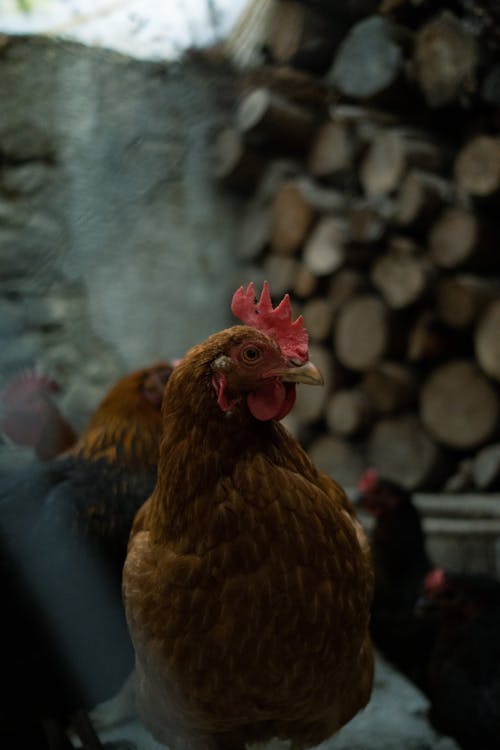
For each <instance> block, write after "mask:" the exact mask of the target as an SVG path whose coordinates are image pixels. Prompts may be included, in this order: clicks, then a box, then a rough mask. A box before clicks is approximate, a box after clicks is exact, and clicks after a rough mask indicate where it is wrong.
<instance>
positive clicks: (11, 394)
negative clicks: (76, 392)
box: [0, 370, 59, 404]
mask: <svg viewBox="0 0 500 750" xmlns="http://www.w3.org/2000/svg"><path fill="white" fill-rule="evenodd" d="M58 391H59V385H58V384H57V383H56V381H55V380H52V378H49V377H48V376H47V375H44V374H43V373H41V372H37V371H36V370H24V371H23V372H21V373H19V374H18V375H16V376H15V377H14V378H12V380H10V381H9V382H8V383H7V385H6V386H5V387H4V389H3V391H2V392H1V394H0V396H1V399H2V401H3V402H4V403H5V404H10V403H16V402H20V401H24V400H25V399H26V398H29V397H30V396H32V395H34V394H38V393H43V392H45V393H57V392H58Z"/></svg>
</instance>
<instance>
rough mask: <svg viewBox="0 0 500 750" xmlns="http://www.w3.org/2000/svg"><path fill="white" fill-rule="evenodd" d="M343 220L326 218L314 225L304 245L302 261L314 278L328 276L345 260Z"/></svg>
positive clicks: (345, 236) (345, 233)
mask: <svg viewBox="0 0 500 750" xmlns="http://www.w3.org/2000/svg"><path fill="white" fill-rule="evenodd" d="M346 239H347V225H346V221H345V219H341V218H339V217H336V216H327V217H324V218H322V219H320V221H319V222H318V223H317V224H316V226H315V228H314V229H313V231H312V233H311V235H310V237H309V239H308V240H307V242H306V243H305V246H304V253H303V261H304V263H305V265H306V266H307V268H308V269H309V270H310V271H311V272H312V273H313V274H315V275H316V276H328V275H329V274H331V273H333V271H336V270H337V269H338V268H340V266H342V265H343V264H344V263H345V260H346V252H347V251H346Z"/></svg>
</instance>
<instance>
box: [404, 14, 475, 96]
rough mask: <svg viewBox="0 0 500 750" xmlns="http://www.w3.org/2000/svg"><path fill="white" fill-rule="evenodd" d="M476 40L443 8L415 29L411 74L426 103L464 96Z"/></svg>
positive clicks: (472, 80) (470, 82) (471, 73)
mask: <svg viewBox="0 0 500 750" xmlns="http://www.w3.org/2000/svg"><path fill="white" fill-rule="evenodd" d="M477 62H478V44H477V40H476V38H475V37H474V35H473V34H472V33H471V32H470V31H469V30H468V29H467V28H466V27H465V24H464V23H463V22H462V21H461V20H460V19H459V18H457V17H456V16H455V15H453V14H452V13H449V12H448V11H444V12H442V13H440V14H439V15H437V16H436V17H435V18H433V19H432V20H431V21H429V22H428V23H426V24H424V25H423V26H422V27H421V28H420V29H419V31H418V32H417V35H416V39H415V49H414V55H413V67H414V74H415V78H416V80H417V82H418V84H419V86H420V89H421V90H422V92H423V94H424V96H425V99H426V101H427V104H428V105H429V106H430V107H443V106H445V105H448V104H452V103H453V102H455V101H457V100H460V99H461V98H463V97H465V96H466V95H467V94H468V93H469V91H470V90H471V89H472V88H473V87H474V85H475V73H476V66H477Z"/></svg>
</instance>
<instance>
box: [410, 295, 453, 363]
mask: <svg viewBox="0 0 500 750" xmlns="http://www.w3.org/2000/svg"><path fill="white" fill-rule="evenodd" d="M454 333H455V332H454V331H453V330H450V329H449V328H447V326H446V325H445V324H444V323H443V321H442V320H441V319H440V318H439V317H438V316H437V315H436V313H435V312H434V310H432V309H430V308H427V309H424V310H422V312H421V313H420V314H419V315H418V316H417V318H416V320H415V321H414V322H413V325H412V326H411V328H410V332H409V335H408V345H407V349H406V358H407V360H408V361H409V362H411V363H412V365H420V364H425V363H430V362H431V363H432V362H436V361H438V360H443V359H445V358H446V357H451V356H453V355H455V356H456V355H457V354H459V353H461V351H462V349H463V344H465V342H464V337H463V336H461V335H459V334H456V333H455V335H454Z"/></svg>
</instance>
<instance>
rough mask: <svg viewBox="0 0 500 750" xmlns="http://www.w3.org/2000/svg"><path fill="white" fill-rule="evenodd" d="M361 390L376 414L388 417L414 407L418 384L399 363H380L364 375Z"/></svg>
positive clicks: (407, 368) (409, 370)
mask: <svg viewBox="0 0 500 750" xmlns="http://www.w3.org/2000/svg"><path fill="white" fill-rule="evenodd" d="M361 388H362V390H363V391H364V392H365V393H366V396H367V398H368V401H369V403H370V405H371V407H372V409H373V410H374V411H375V412H376V413H377V414H383V415H389V414H394V413H396V412H400V411H404V410H407V409H409V408H410V407H412V406H414V404H416V402H417V398H418V384H417V379H416V377H415V374H414V373H413V372H412V370H411V369H410V368H409V367H407V366H405V365H403V364H401V363H399V362H381V364H379V365H377V367H374V368H373V369H372V370H369V371H368V372H367V373H365V375H364V377H363V380H362V382H361Z"/></svg>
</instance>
